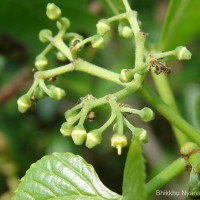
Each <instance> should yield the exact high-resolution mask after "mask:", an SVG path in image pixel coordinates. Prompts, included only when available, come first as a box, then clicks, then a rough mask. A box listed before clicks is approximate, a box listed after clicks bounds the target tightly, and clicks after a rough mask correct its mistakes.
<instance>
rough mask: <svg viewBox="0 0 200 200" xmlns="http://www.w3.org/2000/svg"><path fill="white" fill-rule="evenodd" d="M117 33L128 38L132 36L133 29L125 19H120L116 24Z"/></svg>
mask: <svg viewBox="0 0 200 200" xmlns="http://www.w3.org/2000/svg"><path fill="white" fill-rule="evenodd" d="M118 31H119V35H120V36H121V37H123V38H130V37H132V36H133V30H132V29H131V27H130V26H129V25H128V23H127V22H126V21H121V22H120V23H119V26H118Z"/></svg>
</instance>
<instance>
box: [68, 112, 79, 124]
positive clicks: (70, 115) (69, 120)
mask: <svg viewBox="0 0 200 200" xmlns="http://www.w3.org/2000/svg"><path fill="white" fill-rule="evenodd" d="M77 114H78V113H77V112H76V111H75V110H68V111H66V112H65V119H66V120H67V121H68V122H71V121H73V119H74V117H75V116H76V115H77Z"/></svg>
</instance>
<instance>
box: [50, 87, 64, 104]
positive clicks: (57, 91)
mask: <svg viewBox="0 0 200 200" xmlns="http://www.w3.org/2000/svg"><path fill="white" fill-rule="evenodd" d="M47 87H48V88H49V90H50V97H51V98H52V99H53V100H56V101H59V100H60V99H62V98H63V97H64V96H66V93H65V90H63V89H61V88H59V87H56V86H54V85H48V86H47Z"/></svg>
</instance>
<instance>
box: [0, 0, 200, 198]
mask: <svg viewBox="0 0 200 200" xmlns="http://www.w3.org/2000/svg"><path fill="white" fill-rule="evenodd" d="M112 1H114V0H112ZM48 2H49V1H48V0H43V1H41V0H34V1H27V0H20V1H16V0H1V3H0V4H1V5H0V86H1V88H0V166H1V167H0V179H1V181H0V184H1V185H0V194H4V195H5V192H7V191H8V190H10V189H12V187H11V186H10V184H9V183H8V177H15V176H16V177H21V176H22V175H24V173H25V171H26V170H27V169H28V168H29V166H30V164H31V163H33V162H35V161H36V160H38V159H39V158H41V157H42V156H43V155H45V154H50V153H52V152H65V151H70V152H73V153H76V154H80V155H82V156H83V157H84V158H85V159H86V160H87V161H88V162H89V163H91V164H93V165H94V168H95V169H96V171H97V173H98V174H99V176H100V178H101V180H102V181H103V183H104V184H105V185H106V186H108V187H109V188H110V189H113V190H114V191H116V192H118V193H121V186H122V176H123V168H124V162H125V158H126V150H127V149H126V150H125V152H123V155H122V156H121V157H117V155H116V152H115V150H114V149H112V148H111V147H110V139H109V138H110V137H109V135H110V134H111V132H112V130H108V132H106V133H104V136H105V137H104V139H103V143H102V144H101V145H99V146H98V147H96V148H95V149H93V150H92V151H91V150H88V149H86V147H77V146H75V145H74V144H73V143H72V141H71V139H65V138H63V137H62V135H61V134H60V133H59V129H60V125H61V124H62V122H63V121H64V112H65V111H66V110H67V109H69V108H71V107H72V106H73V105H74V104H76V103H77V102H78V101H79V98H80V97H81V96H85V95H87V94H88V93H89V94H93V95H94V96H96V97H101V96H102V95H105V94H107V93H112V92H114V91H117V90H118V89H119V86H116V85H114V84H112V83H109V82H107V81H104V80H99V79H97V78H95V77H91V76H89V75H87V74H83V73H70V74H66V75H63V76H61V77H58V78H57V80H56V85H58V86H59V85H60V86H62V88H64V89H66V93H67V97H66V98H64V99H63V100H62V101H60V102H53V101H51V100H50V99H48V98H45V99H44V100H42V101H40V102H37V105H36V107H35V108H33V109H32V110H31V111H29V112H28V113H26V114H24V115H22V114H20V113H18V110H17V105H16V101H17V99H18V97H19V96H20V95H22V94H23V93H24V92H25V91H27V88H29V86H30V84H31V82H32V75H33V73H32V72H31V70H32V68H33V67H34V64H33V63H34V57H35V56H36V55H37V54H39V53H40V52H41V51H42V50H43V48H44V45H43V44H41V43H40V42H39V40H38V33H39V31H40V30H41V29H44V28H48V29H51V30H54V31H56V26H55V24H54V23H53V22H51V21H49V20H48V19H47V17H46V15H45V12H46V10H45V9H46V4H47V3H48ZM52 2H54V3H56V4H57V5H58V6H59V7H61V8H62V12H63V16H66V17H68V18H69V19H70V21H71V28H70V31H72V32H77V33H80V34H82V35H84V36H85V37H87V36H89V35H91V34H95V31H96V22H97V21H98V20H99V19H101V18H106V17H109V16H112V12H111V9H110V8H109V7H108V5H107V4H106V0H101V1H98V0H91V1H90V0H76V1H70V0H65V1H61V0H56V1H55V0H52ZM129 2H130V4H131V6H132V8H133V9H135V10H137V11H138V13H139V19H140V20H141V21H142V30H144V31H145V32H148V33H149V35H148V38H147V41H148V44H147V45H148V46H149V48H151V47H152V46H155V44H156V43H158V40H159V35H160V34H161V28H162V25H163V21H164V19H165V16H166V10H167V6H168V1H162V0H156V1H155V0H154V1H153V0H150V1H149V0H130V1H129ZM171 2H174V3H175V4H174V7H172V9H171V11H170V12H171V14H170V15H171V16H172V18H171V17H168V19H169V20H168V21H167V23H166V25H165V29H164V32H162V36H161V40H160V41H159V43H158V45H159V48H163V49H162V50H165V48H166V49H169V48H174V47H175V46H176V45H188V49H190V50H191V52H192V53H193V57H192V60H191V61H187V62H173V61H172V60H170V63H169V65H170V66H171V67H172V74H171V75H170V76H169V79H170V82H171V86H172V89H173V91H174V94H175V97H176V100H177V103H178V106H179V108H180V111H181V113H182V115H183V117H184V118H186V119H187V120H188V121H190V123H192V124H193V125H195V126H196V127H197V128H198V129H199V123H200V122H199V121H200V120H199V119H200V117H199V116H200V108H199V102H200V100H199V99H200V98H199V88H200V85H199V84H200V81H199V80H200V79H199V74H200V67H199V65H200V60H199V52H200V45H199V44H200V40H199V39H198V36H199V34H200V25H197V24H199V23H198V22H199V18H200V14H199V12H198V10H199V7H200V5H199V4H200V3H199V1H198V0H193V1H188V0H184V1H181V0H180V1H175V0H172V1H171ZM190 2H192V3H191V4H189V3H190ZM178 4H184V5H183V6H182V7H181V8H183V11H184V12H183V13H182V14H183V15H182V16H180V13H179V12H178V11H179V6H178ZM119 9H123V8H122V7H121V6H120V5H119ZM177 12H178V14H179V15H178V17H177V18H176V20H175V21H174V18H173V15H175V14H176V13H177ZM170 20H171V21H170ZM177 27H179V28H177ZM162 38H163V39H162ZM162 41H164V43H162ZM153 43H154V45H153ZM133 50H134V48H133V47H132V45H130V41H129V40H125V39H121V38H119V37H118V34H117V26H116V27H113V31H112V32H111V33H110V35H109V36H108V41H107V44H106V46H105V48H104V49H103V50H101V51H98V52H97V51H96V50H94V49H92V48H91V47H90V46H87V47H85V49H84V51H83V52H82V53H81V56H82V57H83V58H85V59H86V60H89V61H91V62H92V63H96V64H98V65H100V66H102V67H105V68H109V69H111V70H113V71H115V72H119V71H120V70H121V69H122V68H125V67H127V66H131V65H132V64H133V59H134V58H133V55H134V53H133V52H132V51H133ZM50 59H51V65H52V66H59V65H62V64H63V63H60V62H58V61H57V60H56V59H55V57H54V54H52V55H51V58H50ZM148 81H149V84H152V82H151V80H148ZM194 88H198V89H194ZM163 89H164V88H163ZM188 91H190V92H188ZM191 91H195V92H193V93H192V92H191ZM126 101H127V103H130V104H132V105H133V106H135V107H139V108H140V107H142V106H143V105H145V103H144V100H142V99H140V97H139V96H137V95H134V96H131V97H130V98H128V99H127V100H126ZM193 109H195V114H191V113H194V112H193ZM96 116H97V118H96V120H95V121H94V122H88V124H87V126H88V127H92V126H98V124H100V123H101V122H102V121H104V119H105V116H108V110H107V107H106V108H104V107H102V108H100V109H98V110H97V111H96ZM196 116H197V118H195V120H194V117H196ZM134 120H135V121H136V123H140V122H138V120H137V118H136V119H134ZM197 124H198V125H197ZM140 126H147V129H148V130H149V134H150V135H152V136H151V137H150V142H149V143H150V145H149V147H148V148H150V149H151V151H152V152H148V151H149V150H148V151H147V152H146V157H147V160H148V161H149V164H148V166H149V167H147V169H148V172H149V174H150V175H152V174H154V173H156V171H157V169H158V168H159V166H161V165H166V163H169V162H170V161H172V160H173V158H175V157H176V156H177V154H178V153H177V146H176V143H175V139H174V136H173V134H172V131H171V129H170V127H169V124H168V123H167V122H166V120H164V119H163V118H162V117H161V116H160V115H159V114H157V115H156V119H155V120H154V121H153V122H152V123H151V124H149V125H144V124H140ZM107 135H108V137H107ZM172 144H174V145H172ZM165 146H166V147H165ZM158 149H160V150H161V151H158ZM158 152H159V153H158ZM111 158H112V159H111ZM102 160H103V161H104V162H102ZM161 161H162V162H161ZM8 163H11V166H12V167H13V168H15V173H13V174H14V175H13V174H11V175H7V174H6V173H5V170H3V169H4V168H5V167H3V166H7V164H8ZM116 163H117V164H116ZM150 168H151V170H150ZM109 169H112V173H111V172H110V170H109ZM108 177H109V178H108ZM13 187H14V186H13ZM169 187H170V186H169ZM8 199H9V198H8Z"/></svg>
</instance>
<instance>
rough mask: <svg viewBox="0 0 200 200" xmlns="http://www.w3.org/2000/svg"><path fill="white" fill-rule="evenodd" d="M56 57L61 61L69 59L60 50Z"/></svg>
mask: <svg viewBox="0 0 200 200" xmlns="http://www.w3.org/2000/svg"><path fill="white" fill-rule="evenodd" d="M56 58H57V59H58V60H60V61H66V60H67V57H66V56H65V55H64V54H63V53H62V52H61V51H58V52H57V53H56Z"/></svg>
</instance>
